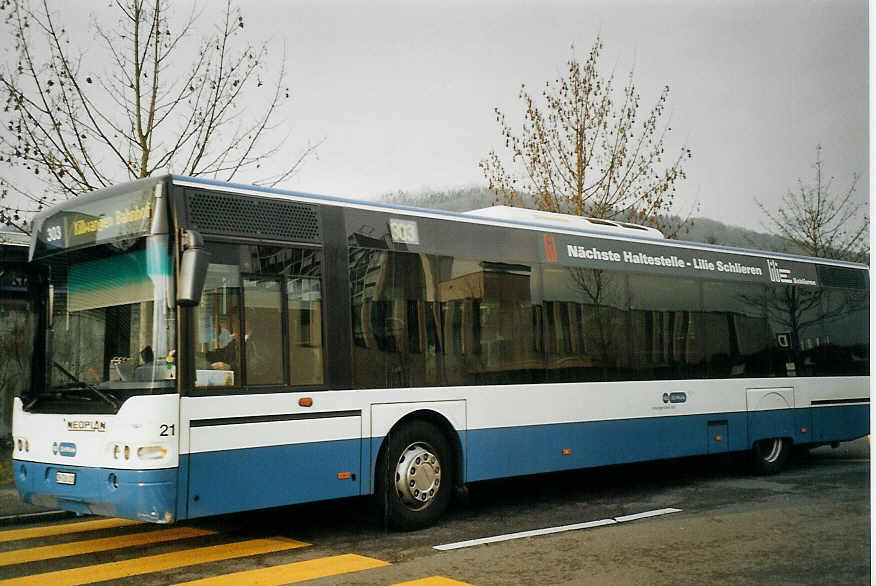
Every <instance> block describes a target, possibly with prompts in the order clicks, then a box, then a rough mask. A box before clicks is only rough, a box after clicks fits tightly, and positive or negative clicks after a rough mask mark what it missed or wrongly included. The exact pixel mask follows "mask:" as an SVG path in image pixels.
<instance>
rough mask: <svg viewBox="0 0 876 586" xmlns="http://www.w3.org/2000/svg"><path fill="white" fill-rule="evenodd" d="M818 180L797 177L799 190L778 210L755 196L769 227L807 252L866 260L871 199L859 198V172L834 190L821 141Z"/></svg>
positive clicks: (817, 149) (817, 154)
mask: <svg viewBox="0 0 876 586" xmlns="http://www.w3.org/2000/svg"><path fill="white" fill-rule="evenodd" d="M814 167H815V183H814V184H812V185H807V184H805V183H803V180H802V179H799V178H798V179H797V191H791V190H790V189H789V190H788V192H787V193H786V194H785V195H784V196H783V197H782V201H781V204H780V206H779V208H778V209H777V210H776V211H772V210H771V209H770V208H769V207H767V206H766V204H764V203H763V202H762V201H760V200H755V201H756V202H757V205H758V207H760V209H761V211H762V212H763V213H764V215H765V216H766V217H767V218H768V219H769V225H766V226H765V227H766V228H767V229H769V230H771V231H773V232H774V233H776V234H778V235H780V236H783V237H785V238H787V239H788V240H790V241H791V242H793V243H794V244H795V245H797V246H798V247H799V248H802V249H803V250H804V251H805V252H806V253H807V254H809V255H812V256H818V257H822V258H836V259H843V260H851V261H858V262H866V261H867V259H868V257H869V255H870V245H869V238H868V235H869V230H870V218H869V216H868V215H867V213H866V209H867V202H866V201H861V200H857V199H855V197H854V195H855V188H856V187H857V184H858V175H857V174H856V173H853V174H852V180H851V182H850V184H849V187H848V189H846V190H845V191H843V192H841V193H839V194H834V193H831V188H832V186H833V179H834V178H833V177H830V178H828V179H827V180H825V176H824V162H823V161H822V160H821V145H818V146H816V147H815V165H814Z"/></svg>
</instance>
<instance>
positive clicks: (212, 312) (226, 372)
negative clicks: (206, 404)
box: [195, 264, 241, 387]
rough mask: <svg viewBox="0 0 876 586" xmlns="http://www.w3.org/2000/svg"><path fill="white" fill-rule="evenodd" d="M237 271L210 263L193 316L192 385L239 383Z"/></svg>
mask: <svg viewBox="0 0 876 586" xmlns="http://www.w3.org/2000/svg"><path fill="white" fill-rule="evenodd" d="M240 318H241V316H240V271H239V269H238V267H237V266H236V265H230V264H211V265H210V268H209V270H208V271H207V281H206V284H205V286H204V292H203V294H202V296H201V303H200V305H198V307H197V311H196V317H195V325H196V327H195V338H196V339H195V386H196V387H233V386H240V383H241V377H240V372H241V371H240V350H241V348H240Z"/></svg>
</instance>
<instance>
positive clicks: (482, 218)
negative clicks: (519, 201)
mask: <svg viewBox="0 0 876 586" xmlns="http://www.w3.org/2000/svg"><path fill="white" fill-rule="evenodd" d="M170 180H171V181H172V182H173V183H174V184H176V185H184V186H189V187H194V186H200V187H205V188H212V189H218V190H221V191H226V192H231V193H242V194H244V193H245V194H247V195H258V196H262V197H272V198H277V197H287V198H293V199H301V200H308V201H314V202H317V203H318V202H325V203H327V204H333V205H338V206H343V207H353V208H359V209H369V210H373V211H384V212H395V213H400V214H404V215H417V216H427V217H432V218H436V219H447V220H454V221H460V222H467V223H478V224H487V225H494V226H508V227H518V228H524V229H530V230H541V231H545V230H550V231H554V232H563V233H568V234H583V235H587V236H593V237H599V238H610V239H618V240H634V241H644V242H648V243H650V244H658V245H664V246H674V247H683V248H693V249H698V250H714V251H721V252H735V253H741V254H748V255H756V256H764V257H773V258H777V259H788V260H797V261H804V262H813V263H818V264H829V265H836V266H846V267H850V268H856V269H862V270H869V267H868V266H867V265H865V264H861V263H856V262H850V261H844V260H836V259H828V258H817V257H811V256H805V255H799V254H790V253H784V252H774V251H769V250H756V249H749V248H739V247H733V246H722V245H717V244H705V243H701V242H691V241H686V240H672V239H666V238H664V237H663V234H662V233H660V232H659V231H658V230H654V229H647V228H645V230H646V232H642V233H641V234H640V232H641V231H640V230H635V231H634V230H632V229H630V228H626V229H624V226H623V225H621V229H620V230H618V229H614V230H608V229H605V228H603V227H601V226H598V225H596V226H598V227H594V226H593V225H589V226H588V227H586V228H585V227H583V225H582V224H581V223H574V224H572V223H563V224H560V223H550V222H549V218H550V216H552V215H554V214H547V215H545V214H544V212H542V213H541V214H542V215H541V217H540V218H538V219H539V220H541V219H544V221H532V220H525V219H519V218H513V219H512V218H511V217H502V216H503V215H508V216H510V214H503V213H502V212H499V213H486V214H485V213H483V212H484V210H473V211H471V212H452V211H447V210H438V209H430V208H420V207H413V206H403V205H397V204H390V203H385V202H375V201H366V200H357V199H353V198H345V197H338V196H329V195H320V194H313V193H305V192H300V191H292V190H286V189H277V188H271V187H264V186H258V185H244V184H239V183H227V182H224V181H218V180H213V179H204V178H201V177H187V176H183V175H171V176H170ZM497 207H504V206H497ZM485 209H486V210H490V209H491V208H485ZM556 215H561V214H556ZM624 224H625V223H624Z"/></svg>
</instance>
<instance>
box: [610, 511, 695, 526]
mask: <svg viewBox="0 0 876 586" xmlns="http://www.w3.org/2000/svg"><path fill="white" fill-rule="evenodd" d="M680 512H681V509H657V510H656V511H646V512H644V513H636V514H635V515H626V516H624V517H615V518H614V520H615V521H617V522H618V523H624V522H626V521H635V520H636V519H647V518H648V517H659V516H660V515H668V514H669V513H680Z"/></svg>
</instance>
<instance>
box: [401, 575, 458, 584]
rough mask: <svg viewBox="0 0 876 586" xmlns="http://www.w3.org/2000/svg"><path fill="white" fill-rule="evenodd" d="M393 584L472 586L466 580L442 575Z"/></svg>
mask: <svg viewBox="0 0 876 586" xmlns="http://www.w3.org/2000/svg"><path fill="white" fill-rule="evenodd" d="M393 586H472V585H471V584H469V583H468V582H460V581H458V580H451V579H450V578H445V577H444V576H432V577H431V578H423V579H421V580H411V581H410V582H399V583H398V584H393Z"/></svg>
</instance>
